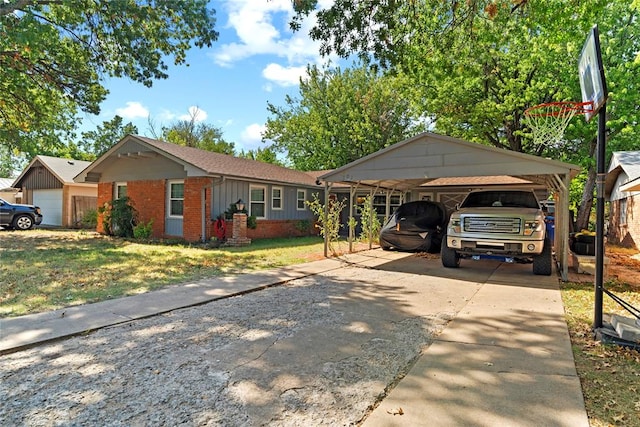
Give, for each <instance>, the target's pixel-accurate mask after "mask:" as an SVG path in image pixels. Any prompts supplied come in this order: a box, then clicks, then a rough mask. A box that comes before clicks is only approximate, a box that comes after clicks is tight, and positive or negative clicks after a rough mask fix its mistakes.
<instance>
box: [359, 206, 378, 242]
mask: <svg viewBox="0 0 640 427" xmlns="http://www.w3.org/2000/svg"><path fill="white" fill-rule="evenodd" d="M357 209H358V212H359V213H360V222H361V223H362V232H361V233H360V238H361V239H362V240H365V241H367V242H369V241H371V242H376V243H377V242H378V237H379V236H380V228H381V225H380V220H379V219H378V212H377V211H376V209H375V208H374V207H373V199H372V198H371V195H370V194H369V195H367V197H365V198H364V202H363V205H362V206H358V208H357Z"/></svg>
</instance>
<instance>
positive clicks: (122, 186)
mask: <svg viewBox="0 0 640 427" xmlns="http://www.w3.org/2000/svg"><path fill="white" fill-rule="evenodd" d="M124 197H127V183H126V182H116V187H115V188H114V192H113V199H114V200H117V199H122V198H124Z"/></svg>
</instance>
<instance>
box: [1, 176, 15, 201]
mask: <svg viewBox="0 0 640 427" xmlns="http://www.w3.org/2000/svg"><path fill="white" fill-rule="evenodd" d="M13 181H14V179H13V178H0V199H3V200H6V201H7V202H9V203H19V201H18V197H17V195H18V191H19V190H18V189H17V188H13Z"/></svg>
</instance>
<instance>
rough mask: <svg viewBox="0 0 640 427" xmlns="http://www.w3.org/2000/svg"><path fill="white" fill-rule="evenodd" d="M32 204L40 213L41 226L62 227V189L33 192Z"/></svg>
mask: <svg viewBox="0 0 640 427" xmlns="http://www.w3.org/2000/svg"><path fill="white" fill-rule="evenodd" d="M33 204H34V205H36V206H39V207H40V210H41V211H42V225H58V226H60V225H62V189H61V188H60V189H55V190H33Z"/></svg>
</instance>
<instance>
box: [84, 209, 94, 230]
mask: <svg viewBox="0 0 640 427" xmlns="http://www.w3.org/2000/svg"><path fill="white" fill-rule="evenodd" d="M97 225H98V211H97V210H96V209H89V210H87V211H86V212H85V213H84V215H82V226H83V227H85V228H93V229H95V228H96V226H97Z"/></svg>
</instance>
